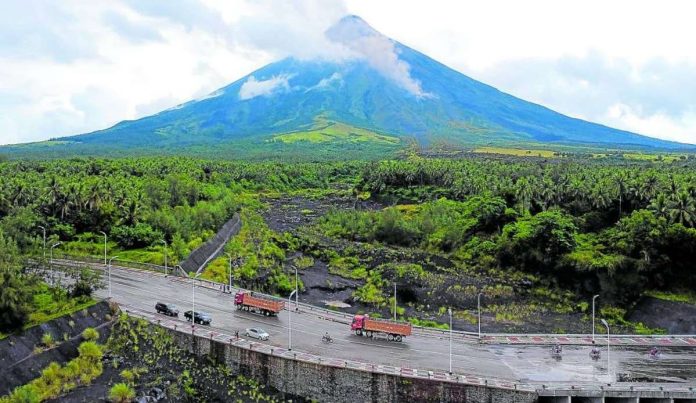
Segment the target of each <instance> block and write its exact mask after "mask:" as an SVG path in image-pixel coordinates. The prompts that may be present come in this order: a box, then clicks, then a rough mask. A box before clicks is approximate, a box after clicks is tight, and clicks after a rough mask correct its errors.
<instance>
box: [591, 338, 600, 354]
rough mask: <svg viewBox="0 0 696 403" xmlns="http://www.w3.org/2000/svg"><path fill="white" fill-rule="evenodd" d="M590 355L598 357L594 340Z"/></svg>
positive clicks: (597, 349)
mask: <svg viewBox="0 0 696 403" xmlns="http://www.w3.org/2000/svg"><path fill="white" fill-rule="evenodd" d="M590 354H592V355H599V347H597V345H596V344H595V341H594V340H592V350H591V351H590Z"/></svg>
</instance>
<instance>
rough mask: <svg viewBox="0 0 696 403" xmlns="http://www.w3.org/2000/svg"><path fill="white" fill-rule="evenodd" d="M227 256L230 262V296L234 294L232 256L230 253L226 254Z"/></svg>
mask: <svg viewBox="0 0 696 403" xmlns="http://www.w3.org/2000/svg"><path fill="white" fill-rule="evenodd" d="M225 255H227V259H228V260H229V262H230V294H231V293H232V255H230V254H229V253H225Z"/></svg>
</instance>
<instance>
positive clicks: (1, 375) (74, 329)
mask: <svg viewBox="0 0 696 403" xmlns="http://www.w3.org/2000/svg"><path fill="white" fill-rule="evenodd" d="M109 315H111V309H110V308H109V304H108V303H107V302H105V301H104V302H100V303H98V304H96V305H94V306H91V307H89V308H87V309H85V310H82V311H79V312H75V313H73V314H71V315H65V316H62V317H60V318H57V319H54V320H52V321H49V322H46V323H42V324H41V325H38V326H34V327H32V328H30V329H27V330H26V331H24V332H23V333H21V334H17V335H10V336H8V337H7V338H5V339H3V340H0V396H2V395H5V394H8V393H10V392H11V391H12V390H13V389H14V388H16V387H17V386H20V385H24V384H25V383H28V382H29V381H31V380H32V379H35V378H37V377H38V376H39V375H41V371H42V370H43V369H44V368H46V367H47V366H48V364H50V363H51V362H54V361H55V362H58V363H60V364H64V363H65V362H67V361H69V360H71V359H73V358H75V357H77V347H78V346H79V345H80V343H81V342H82V341H83V340H82V337H81V336H80V335H81V334H82V331H84V330H85V329H86V328H88V327H93V328H96V329H97V330H98V331H99V336H100V341H101V342H104V341H105V340H106V339H107V338H108V336H109V332H110V327H109V326H108V324H109V323H108V322H109V320H108V319H109ZM44 333H50V334H51V335H52V336H53V339H54V340H55V341H56V343H60V344H58V345H57V346H56V347H54V348H52V349H49V350H45V351H42V352H40V353H38V354H34V348H35V347H36V346H38V345H40V344H41V337H42V336H43V335H44ZM65 337H67V338H68V340H67V341H65Z"/></svg>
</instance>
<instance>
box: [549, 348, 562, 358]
mask: <svg viewBox="0 0 696 403" xmlns="http://www.w3.org/2000/svg"><path fill="white" fill-rule="evenodd" d="M562 353H563V349H562V348H561V346H553V347H551V357H553V358H556V359H560V358H561V354H562Z"/></svg>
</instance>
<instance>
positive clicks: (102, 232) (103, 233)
mask: <svg viewBox="0 0 696 403" xmlns="http://www.w3.org/2000/svg"><path fill="white" fill-rule="evenodd" d="M99 232H100V233H101V234H102V235H104V265H105V266H106V239H107V237H106V232H104V231H99Z"/></svg>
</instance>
